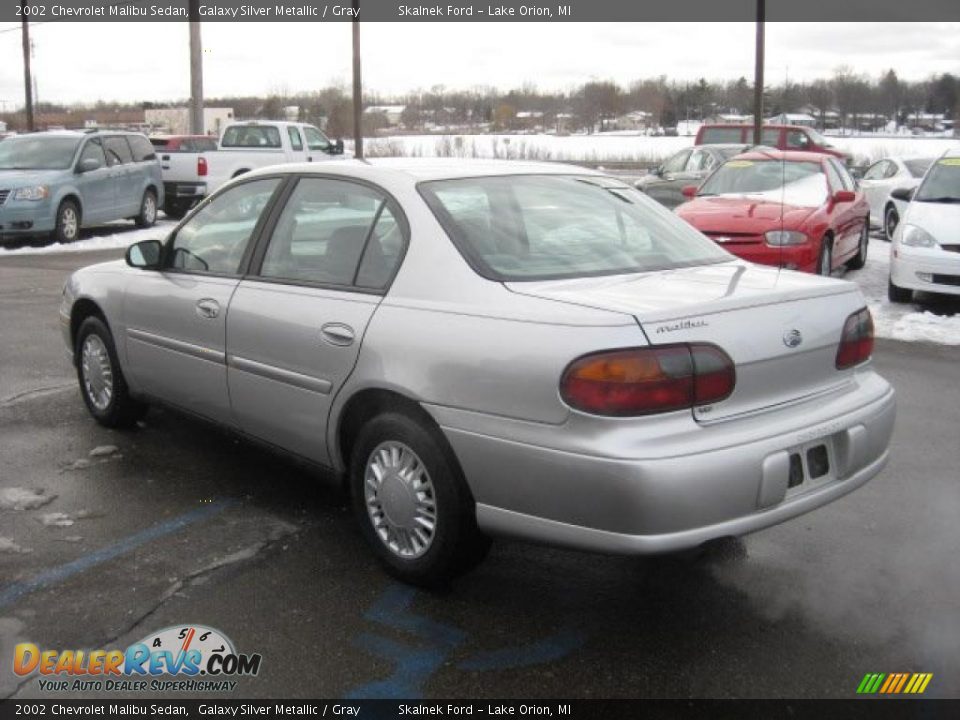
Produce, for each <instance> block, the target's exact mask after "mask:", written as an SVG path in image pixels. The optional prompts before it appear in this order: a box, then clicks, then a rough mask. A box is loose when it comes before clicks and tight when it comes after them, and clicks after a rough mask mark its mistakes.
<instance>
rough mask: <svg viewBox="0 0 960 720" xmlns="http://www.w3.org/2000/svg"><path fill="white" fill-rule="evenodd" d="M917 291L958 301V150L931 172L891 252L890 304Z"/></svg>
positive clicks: (959, 275) (937, 161)
mask: <svg viewBox="0 0 960 720" xmlns="http://www.w3.org/2000/svg"><path fill="white" fill-rule="evenodd" d="M914 290H925V291H927V292H935V293H945V294H948V295H960V149H957V150H950V151H948V152H946V153H944V155H943V156H942V157H940V158H939V159H938V160H936V161H935V162H934V163H933V164H932V165H931V166H930V169H929V170H927V174H926V175H924V176H923V181H922V182H921V183H920V187H918V188H917V189H916V190H915V191H914V192H913V196H912V199H911V200H910V203H909V205H907V209H906V212H905V213H904V215H903V222H902V223H901V224H900V226H899V227H897V230H896V232H895V233H894V237H893V246H892V247H891V248H890V284H889V291H888V295H889V297H890V300H891V302H910V300H911V299H912V297H913V291H914Z"/></svg>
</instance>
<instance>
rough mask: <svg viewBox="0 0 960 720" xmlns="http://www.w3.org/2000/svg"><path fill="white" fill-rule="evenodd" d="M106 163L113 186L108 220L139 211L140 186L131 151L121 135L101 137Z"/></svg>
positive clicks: (128, 215) (129, 215)
mask: <svg viewBox="0 0 960 720" xmlns="http://www.w3.org/2000/svg"><path fill="white" fill-rule="evenodd" d="M103 149H104V151H105V152H106V154H107V165H108V166H109V167H110V169H111V170H112V171H113V182H114V187H115V190H116V192H115V194H114V207H113V212H112V213H111V217H110V218H107V219H110V220H116V219H118V218H124V217H131V216H133V215H136V214H137V213H138V212H140V188H141V185H139V184H138V183H137V177H136V176H137V169H136V167H135V165H134V163H133V153H132V152H131V151H130V145H129V144H128V143H127V139H126V138H125V137H123V135H107V136H106V137H104V138H103Z"/></svg>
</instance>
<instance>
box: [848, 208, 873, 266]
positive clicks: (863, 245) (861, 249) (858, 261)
mask: <svg viewBox="0 0 960 720" xmlns="http://www.w3.org/2000/svg"><path fill="white" fill-rule="evenodd" d="M869 246H870V218H867V220H866V222H864V224H863V230H861V231H860V240H859V241H857V254H856V255H854V256H853V257H852V258H850V259H849V260H847V267H848V268H849V269H850V270H859V269H861V268H862V267H863V266H864V265H866V264H867V248H868V247H869Z"/></svg>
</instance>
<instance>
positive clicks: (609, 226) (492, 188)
mask: <svg viewBox="0 0 960 720" xmlns="http://www.w3.org/2000/svg"><path fill="white" fill-rule="evenodd" d="M420 191H421V194H422V195H423V197H424V199H425V200H426V201H427V204H428V205H429V206H430V209H431V210H433V212H434V214H435V215H436V216H437V219H438V220H439V221H440V223H441V224H442V225H443V227H444V229H445V230H446V231H447V234H448V235H450V237H451V239H452V240H453V241H454V244H455V245H456V246H457V248H458V249H459V250H460V252H461V253H462V254H463V256H464V257H465V258H466V260H467V261H468V262H469V263H470V265H471V266H472V267H473V268H474V269H475V270H476V271H477V272H478V273H480V274H481V275H483V276H484V277H486V278H490V279H493V280H501V281H509V280H550V279H555V278H573V277H585V276H590V275H618V274H624V273H635V272H645V271H651V270H668V269H673V268H678V267H687V266H691V265H704V264H708V263H718V262H726V261H728V260H731V259H732V258H731V256H730V255H728V254H727V253H726V251H724V250H722V249H720V248H719V247H717V246H716V245H715V244H714V243H712V242H711V241H710V240H708V239H707V238H705V237H704V236H703V235H701V234H700V233H698V232H696V231H695V230H693V229H692V228H691V227H690V226H689V225H687V224H686V223H684V222H683V221H682V220H679V219H678V218H676V217H675V216H674V215H673V214H672V213H670V212H669V211H668V210H665V209H663V208H662V207H660V206H659V205H657V204H656V203H654V202H653V201H651V200H649V199H647V198H645V197H644V196H643V195H642V194H641V193H639V192H637V191H636V190H634V189H633V188H631V187H629V186H627V185H624V184H622V183H620V182H618V181H616V180H612V179H609V178H600V177H574V176H564V175H545V176H539V175H513V176H506V177H477V178H466V179H458V180H441V181H434V182H427V183H423V184H421V185H420Z"/></svg>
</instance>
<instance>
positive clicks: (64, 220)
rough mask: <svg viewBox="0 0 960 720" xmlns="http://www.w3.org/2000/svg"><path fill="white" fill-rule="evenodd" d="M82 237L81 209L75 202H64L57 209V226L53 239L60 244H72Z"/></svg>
mask: <svg viewBox="0 0 960 720" xmlns="http://www.w3.org/2000/svg"><path fill="white" fill-rule="evenodd" d="M79 237H80V208H79V206H78V205H77V203H75V202H74V201H73V200H64V201H63V202H62V203H60V207H58V208H57V224H56V227H55V229H54V231H53V239H54V240H55V241H56V242H58V243H63V244H66V243H72V242H74V241H75V240H77V238H79Z"/></svg>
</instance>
